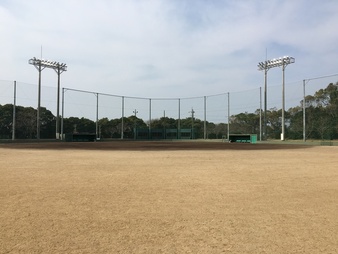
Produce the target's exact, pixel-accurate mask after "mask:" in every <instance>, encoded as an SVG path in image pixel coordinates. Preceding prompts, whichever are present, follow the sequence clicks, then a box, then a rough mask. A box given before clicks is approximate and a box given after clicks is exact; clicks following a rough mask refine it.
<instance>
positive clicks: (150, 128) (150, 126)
mask: <svg viewBox="0 0 338 254" xmlns="http://www.w3.org/2000/svg"><path fill="white" fill-rule="evenodd" d="M149 138H151V99H149Z"/></svg>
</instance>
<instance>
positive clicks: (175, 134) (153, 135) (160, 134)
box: [136, 129, 195, 139]
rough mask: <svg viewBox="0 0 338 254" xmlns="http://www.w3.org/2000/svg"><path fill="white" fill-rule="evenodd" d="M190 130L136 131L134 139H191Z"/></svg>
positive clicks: (192, 134)
mask: <svg viewBox="0 0 338 254" xmlns="http://www.w3.org/2000/svg"><path fill="white" fill-rule="evenodd" d="M194 136H195V135H194V132H193V131H192V130H191V129H180V130H178V129H151V130H150V131H149V129H136V139H193V138H194Z"/></svg>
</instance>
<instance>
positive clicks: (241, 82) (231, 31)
mask: <svg viewBox="0 0 338 254" xmlns="http://www.w3.org/2000/svg"><path fill="white" fill-rule="evenodd" d="M337 13H338V1H336V0H322V1H317V0H295V1H291V0H290V1H281V0H270V1H264V0H260V1H258V0H252V1H244V0H238V1H234V0H232V1H228V0H224V1H221V0H214V1H211V0H143V1H140V0H109V1H108V0H97V1H91V0H81V1H80V0H59V1H57V2H56V1H52V0H45V1H37V0H30V1H24V0H21V1H20V0H11V1H0V33H1V37H0V38H1V46H0V47H1V48H0V52H1V53H0V56H1V63H0V64H1V75H0V79H1V80H18V81H22V82H26V83H30V84H35V83H37V79H38V73H37V71H36V70H35V68H34V67H33V66H31V65H29V64H28V60H29V59H30V58H32V57H40V55H41V46H42V57H43V58H44V59H48V60H53V61H59V62H62V63H66V64H67V65H68V71H67V72H65V73H63V74H62V77H61V78H62V81H61V82H62V84H61V85H62V86H63V87H69V88H74V89H83V90H89V91H95V92H100V93H108V94H117V95H129V96H140V97H162V98H163V97H189V96H201V95H210V94H219V93H225V92H236V91H244V90H250V89H255V88H258V87H260V86H263V82H264V76H263V73H262V72H259V71H258V70H257V64H258V62H261V61H264V60H265V58H266V52H267V57H268V59H270V58H277V57H281V56H285V55H288V56H293V57H295V59H296V63H295V64H293V65H290V66H288V67H287V71H286V79H287V80H286V82H287V83H288V82H290V83H292V82H298V81H301V80H303V79H304V78H309V77H316V76H322V75H328V74H333V73H338V47H337V45H338V33H337V29H338V15H337ZM268 77H269V85H279V84H281V70H277V69H276V70H275V69H273V70H270V71H269V76H268ZM337 79H338V78H337ZM42 83H43V85H45V86H55V84H56V74H55V73H54V71H52V70H44V71H43V73H42Z"/></svg>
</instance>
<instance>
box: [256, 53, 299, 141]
mask: <svg viewBox="0 0 338 254" xmlns="http://www.w3.org/2000/svg"><path fill="white" fill-rule="evenodd" d="M294 62H295V59H294V58H293V57H290V56H284V57H280V58H277V59H272V60H266V61H264V62H260V63H259V64H258V70H260V71H262V70H264V126H263V133H264V134H263V135H264V139H266V126H267V119H266V111H267V72H268V70H269V69H271V68H274V67H282V71H283V85H282V87H283V88H282V133H281V140H285V116H284V112H285V68H286V66H287V65H289V64H292V63H294Z"/></svg>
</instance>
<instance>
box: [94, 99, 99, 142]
mask: <svg viewBox="0 0 338 254" xmlns="http://www.w3.org/2000/svg"><path fill="white" fill-rule="evenodd" d="M95 95H96V130H95V133H96V140H97V139H98V138H99V94H98V93H96V94H95Z"/></svg>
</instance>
